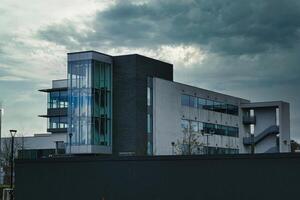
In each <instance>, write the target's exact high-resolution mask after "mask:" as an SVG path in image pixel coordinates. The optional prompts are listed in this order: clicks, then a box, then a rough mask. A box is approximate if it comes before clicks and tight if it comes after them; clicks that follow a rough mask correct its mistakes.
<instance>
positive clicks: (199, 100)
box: [198, 98, 206, 109]
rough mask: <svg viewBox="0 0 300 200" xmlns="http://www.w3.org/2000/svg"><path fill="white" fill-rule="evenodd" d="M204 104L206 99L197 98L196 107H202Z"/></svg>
mask: <svg viewBox="0 0 300 200" xmlns="http://www.w3.org/2000/svg"><path fill="white" fill-rule="evenodd" d="M205 106H206V99H202V98H198V107H199V108H202V109H203V108H204V107H205Z"/></svg>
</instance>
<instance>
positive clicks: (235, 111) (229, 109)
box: [227, 104, 239, 115]
mask: <svg viewBox="0 0 300 200" xmlns="http://www.w3.org/2000/svg"><path fill="white" fill-rule="evenodd" d="M227 113H228V114H231V115H239V108H238V107H237V106H234V105H230V104H228V105H227Z"/></svg>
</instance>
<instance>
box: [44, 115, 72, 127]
mask: <svg viewBox="0 0 300 200" xmlns="http://www.w3.org/2000/svg"><path fill="white" fill-rule="evenodd" d="M48 128H49V129H55V128H68V121H67V117H50V118H49V123H48Z"/></svg>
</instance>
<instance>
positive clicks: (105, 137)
mask: <svg viewBox="0 0 300 200" xmlns="http://www.w3.org/2000/svg"><path fill="white" fill-rule="evenodd" d="M111 89H112V88H111V65H110V64H107V63H103V62H99V61H95V60H81V61H71V62H69V63H68V94H69V95H68V97H69V99H68V101H69V103H68V104H69V109H68V116H69V122H68V123H69V124H70V125H69V129H68V132H69V133H72V144H76V145H87V144H92V145H106V146H109V145H111V130H112V128H111V120H112V109H111V107H112V105H111V104H112V102H111V100H112V99H111V92H112V90H111Z"/></svg>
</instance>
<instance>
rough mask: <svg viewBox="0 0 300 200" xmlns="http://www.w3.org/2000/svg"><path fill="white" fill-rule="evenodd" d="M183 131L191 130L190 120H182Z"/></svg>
mask: <svg viewBox="0 0 300 200" xmlns="http://www.w3.org/2000/svg"><path fill="white" fill-rule="evenodd" d="M181 131H182V132H188V131H189V121H188V120H184V119H182V120H181Z"/></svg>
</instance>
